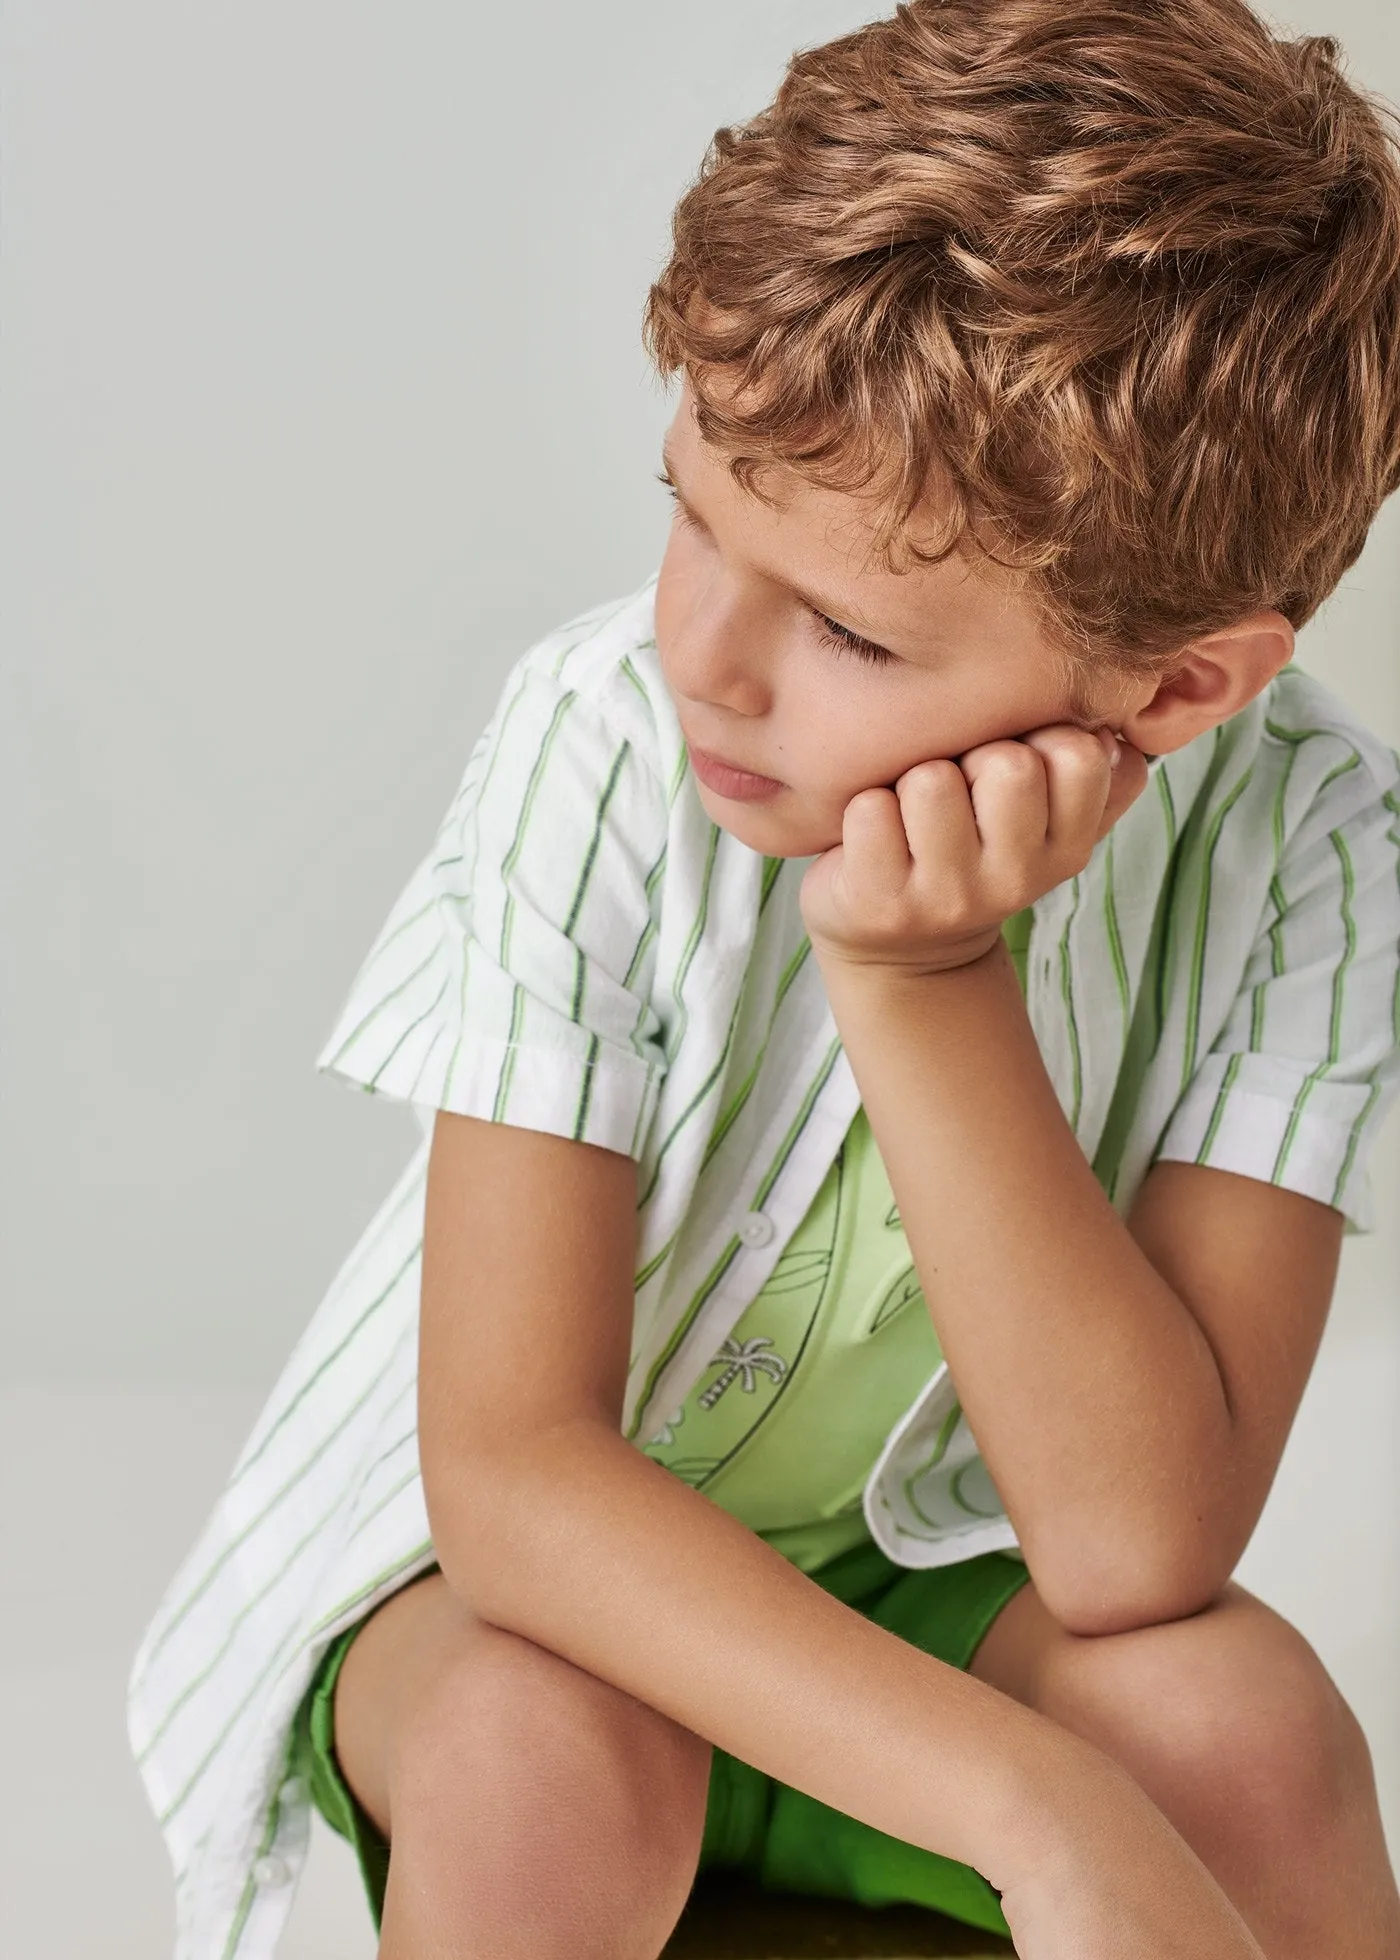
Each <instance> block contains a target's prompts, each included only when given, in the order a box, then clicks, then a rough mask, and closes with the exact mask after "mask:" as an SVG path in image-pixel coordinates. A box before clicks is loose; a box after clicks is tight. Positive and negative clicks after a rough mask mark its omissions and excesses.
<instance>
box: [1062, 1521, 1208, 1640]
mask: <svg viewBox="0 0 1400 1960" xmlns="http://www.w3.org/2000/svg"><path fill="white" fill-rule="evenodd" d="M1208 1553H1209V1548H1207V1547H1203V1546H1202V1545H1200V1544H1194V1545H1192V1546H1190V1547H1186V1548H1183V1547H1164V1546H1161V1545H1156V1546H1154V1545H1151V1544H1147V1545H1144V1544H1135V1545H1133V1546H1131V1547H1128V1548H1124V1547H1123V1546H1121V1545H1119V1546H1109V1545H1103V1546H1099V1547H1096V1548H1095V1550H1094V1552H1093V1554H1092V1555H1090V1556H1085V1555H1084V1553H1083V1551H1082V1549H1081V1550H1079V1551H1078V1552H1077V1553H1076V1554H1074V1555H1071V1556H1067V1557H1066V1556H1060V1557H1051V1558H1049V1559H1048V1560H1041V1561H1037V1559H1036V1558H1035V1557H1034V1555H1033V1553H1032V1552H1031V1551H1030V1550H1028V1551H1027V1552H1026V1564H1027V1567H1028V1569H1029V1571H1030V1574H1031V1577H1032V1579H1033V1580H1034V1581H1035V1587H1036V1591H1037V1592H1038V1593H1039V1594H1040V1597H1041V1599H1042V1600H1043V1602H1044V1604H1045V1607H1046V1610H1047V1611H1048V1612H1049V1613H1051V1614H1052V1615H1053V1616H1054V1618H1055V1619H1057V1620H1058V1621H1059V1623H1060V1625H1061V1626H1062V1627H1063V1628H1064V1629H1065V1631H1066V1632H1067V1633H1074V1634H1079V1635H1080V1636H1082V1637H1083V1638H1085V1639H1098V1638H1101V1637H1102V1636H1103V1635H1104V1634H1109V1633H1134V1632H1136V1631H1137V1630H1138V1629H1139V1628H1142V1627H1154V1626H1164V1625H1166V1624H1168V1623H1170V1622H1171V1621H1173V1620H1189V1619H1190V1618H1192V1616H1193V1615H1194V1614H1197V1613H1201V1612H1204V1611H1205V1609H1206V1607H1208V1606H1209V1605H1211V1604H1212V1602H1213V1601H1214V1600H1216V1599H1217V1598H1218V1597H1219V1595H1220V1593H1221V1591H1222V1590H1223V1589H1224V1587H1225V1585H1226V1584H1227V1583H1228V1581H1229V1577H1230V1571H1231V1570H1232V1569H1233V1567H1232V1566H1231V1565H1230V1563H1229V1562H1228V1561H1226V1560H1224V1559H1223V1558H1222V1559H1216V1558H1212V1557H1210V1556H1209V1555H1208Z"/></svg>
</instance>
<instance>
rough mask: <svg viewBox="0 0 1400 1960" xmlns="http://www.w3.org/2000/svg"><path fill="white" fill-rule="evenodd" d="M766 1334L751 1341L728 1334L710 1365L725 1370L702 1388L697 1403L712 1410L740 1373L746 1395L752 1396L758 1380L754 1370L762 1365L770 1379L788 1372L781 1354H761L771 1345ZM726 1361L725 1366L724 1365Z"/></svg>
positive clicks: (756, 1336)
mask: <svg viewBox="0 0 1400 1960" xmlns="http://www.w3.org/2000/svg"><path fill="white" fill-rule="evenodd" d="M772 1345H773V1343H772V1341H771V1340H770V1339H769V1338H768V1336H767V1335H766V1334H755V1335H754V1337H753V1339H752V1340H749V1341H735V1339H734V1337H733V1335H732V1334H731V1335H730V1337H729V1339H728V1340H727V1341H726V1342H725V1344H724V1346H723V1347H722V1348H721V1349H720V1351H719V1353H718V1354H717V1355H716V1356H715V1358H714V1360H713V1361H712V1362H711V1363H710V1366H711V1367H712V1368H718V1367H724V1373H723V1374H722V1375H720V1376H719V1377H718V1378H717V1379H716V1380H715V1381H712V1382H711V1383H710V1386H709V1387H708V1388H707V1389H706V1390H705V1393H704V1394H703V1395H702V1396H701V1397H700V1400H699V1403H698V1404H697V1406H698V1407H699V1408H702V1409H712V1408H713V1407H714V1405H715V1403H716V1402H718V1400H719V1398H720V1396H721V1395H723V1394H724V1392H725V1390H726V1389H727V1388H729V1387H731V1386H732V1385H733V1383H734V1382H735V1381H736V1380H738V1378H739V1376H740V1375H742V1376H743V1378H744V1379H743V1382H742V1387H743V1390H744V1393H745V1394H746V1395H752V1394H753V1391H754V1387H755V1385H756V1383H757V1380H758V1375H757V1371H758V1369H760V1368H762V1369H763V1370H764V1371H765V1373H766V1374H767V1375H768V1376H769V1378H770V1380H772V1381H775V1382H780V1381H781V1380H782V1378H783V1376H784V1375H785V1374H786V1373H787V1366H788V1365H787V1363H786V1361H784V1359H783V1357H782V1356H781V1355H780V1354H763V1353H761V1352H760V1349H762V1348H769V1347H772ZM726 1364H727V1365H726Z"/></svg>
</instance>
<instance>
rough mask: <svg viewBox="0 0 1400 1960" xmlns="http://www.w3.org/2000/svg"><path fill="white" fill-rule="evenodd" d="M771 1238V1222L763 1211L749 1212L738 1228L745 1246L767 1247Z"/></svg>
mask: <svg viewBox="0 0 1400 1960" xmlns="http://www.w3.org/2000/svg"><path fill="white" fill-rule="evenodd" d="M772 1236H773V1221H772V1219H771V1218H770V1217H769V1216H768V1214H767V1212H765V1211H751V1212H750V1213H749V1215H748V1217H747V1218H746V1219H745V1220H744V1222H743V1224H742V1225H741V1226H740V1227H739V1237H740V1238H741V1239H742V1240H743V1241H744V1244H745V1245H767V1243H768V1241H769V1240H770V1239H771V1238H772Z"/></svg>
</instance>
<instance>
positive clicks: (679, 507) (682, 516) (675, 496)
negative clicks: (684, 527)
mask: <svg viewBox="0 0 1400 1960" xmlns="http://www.w3.org/2000/svg"><path fill="white" fill-rule="evenodd" d="M656 480H657V482H658V483H659V484H660V485H661V486H662V488H663V489H664V490H665V492H666V494H667V496H668V497H669V498H670V499H671V502H672V503H673V504H674V505H675V512H674V515H675V516H676V517H677V518H679V520H680V522H681V523H682V524H691V523H693V522H694V519H693V518H692V517H691V515H690V512H689V511H688V510H687V509H686V507H685V505H684V504H683V503H682V502H681V493H680V491H679V490H677V488H676V486H675V484H674V483H672V481H671V479H670V477H669V476H667V474H666V472H665V470H658V471H657V472H656Z"/></svg>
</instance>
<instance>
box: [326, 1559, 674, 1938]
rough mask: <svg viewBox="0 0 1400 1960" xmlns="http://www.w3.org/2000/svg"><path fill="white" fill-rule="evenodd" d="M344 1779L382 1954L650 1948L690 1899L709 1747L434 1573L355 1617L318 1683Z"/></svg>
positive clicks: (669, 1929)
mask: <svg viewBox="0 0 1400 1960" xmlns="http://www.w3.org/2000/svg"><path fill="white" fill-rule="evenodd" d="M335 1735H336V1743H335V1752H336V1757H337V1760H338V1763H339V1767H340V1770H341V1773H342V1775H343V1776H344V1779H345V1781H346V1783H347V1784H348V1785H349V1787H350V1789H351V1790H352V1791H353V1793H354V1795H355V1797H356V1798H357V1799H358V1801H359V1803H360V1804H361V1805H362V1806H363V1808H364V1810H365V1811H366V1812H367V1813H368V1815H369V1817H370V1818H371V1819H372V1820H373V1822H374V1824H375V1825H376V1826H377V1827H378V1829H379V1831H380V1832H381V1833H382V1835H383V1836H384V1838H386V1839H391V1840H392V1856H391V1858H390V1861H389V1874H388V1883H387V1887H386V1890H385V1894H384V1908H383V1919H382V1924H381V1944H380V1949H379V1951H380V1955H381V1960H408V1956H411V1960H462V1956H463V1955H466V1954H490V1955H491V1956H492V1957H493V1960H515V1956H517V1955H518V1956H521V1960H524V1957H525V1956H527V1955H528V1956H529V1960H566V1957H567V1960H595V1957H596V1960H603V1956H607V1960H620V1956H624V1955H626V1956H635V1960H652V1956H654V1955H655V1954H657V1953H659V1952H660V1951H661V1948H662V1946H663V1945H664V1944H665V1942H666V1940H667V1939H668V1938H669V1936H670V1934H671V1932H672V1930H673V1929H674V1927H675V1924H676V1922H677V1920H678V1919H679V1917H680V1914H681V1911H682V1908H683V1907H684V1905H685V1902H686V1899H687V1898H688V1896H689V1893H690V1888H691V1885H692V1882H693V1880H694V1876H695V1871H696V1864H697V1860H698V1857H699V1850H700V1840H701V1833H702V1830H703V1827H704V1818H705V1805H706V1794H707V1788H708V1781H709V1768H710V1746H709V1744H708V1743H706V1742H704V1741H702V1740H701V1738H699V1737H698V1736H695V1735H692V1734H691V1733H690V1732H689V1731H688V1730H686V1729H684V1728H681V1727H680V1726H678V1725H677V1724H676V1723H674V1722H672V1721H670V1720H669V1719H668V1718H667V1717H666V1716H664V1715H662V1714H660V1713H658V1711H657V1710H655V1709H653V1708H648V1707H646V1706H644V1705H643V1704H642V1703H640V1702H637V1701H635V1700H634V1699H633V1698H632V1697H631V1696H629V1695H626V1694H624V1693H623V1692H622V1691H621V1690H620V1689H617V1688H615V1687H613V1686H612V1685H611V1684H610V1683H608V1682H604V1681H601V1680H599V1679H597V1677H595V1676H594V1675H591V1674H588V1673H586V1672H585V1671H584V1670H583V1669H581V1668H577V1667H575V1666H573V1664H572V1663H571V1662H569V1661H567V1660H564V1659H563V1658H562V1657H561V1656H560V1655H557V1654H554V1653H551V1652H549V1651H548V1650H547V1649H545V1648H542V1647H539V1646H536V1645H535V1643H534V1642H533V1641H530V1640H526V1639H523V1638H521V1637H520V1636H518V1635H516V1634H513V1633H508V1632H506V1631H505V1630H504V1629H502V1628H500V1627H493V1626H490V1625H488V1624H486V1623H485V1622H483V1621H481V1620H478V1619H477V1618H476V1617H475V1616H474V1615H472V1614H471V1613H469V1612H468V1611H467V1610H466V1609H465V1608H464V1607H463V1606H462V1605H461V1604H460V1602H459V1601H458V1600H457V1599H456V1598H455V1596H454V1595H453V1594H452V1592H451V1591H450V1589H449V1588H448V1586H447V1582H446V1580H445V1579H444V1578H443V1577H442V1575H441V1573H440V1572H435V1573H432V1574H430V1575H428V1576H427V1577H425V1578H423V1579H420V1580H418V1581H416V1582H415V1583H413V1584H411V1585H409V1586H407V1587H405V1588H404V1590H403V1591H402V1592H400V1593H396V1594H395V1595H394V1596H393V1597H392V1598H391V1599H389V1600H387V1601H386V1602H385V1603H384V1605H383V1606H381V1607H380V1608H379V1610H378V1611H377V1612H376V1613H375V1614H374V1615H373V1616H372V1617H371V1619H370V1620H369V1621H368V1622H367V1623H366V1625H365V1626H364V1628H363V1629H362V1631H361V1632H360V1633H359V1635H358V1636H357V1638H356V1639H355V1641H354V1643H353V1644H352V1645H351V1647H350V1649H349V1651H348V1653H347V1654H346V1656H345V1660H344V1663H343V1665H342V1667H341V1669H340V1673H339V1675H338V1677H337V1680H336V1684H335Z"/></svg>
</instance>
